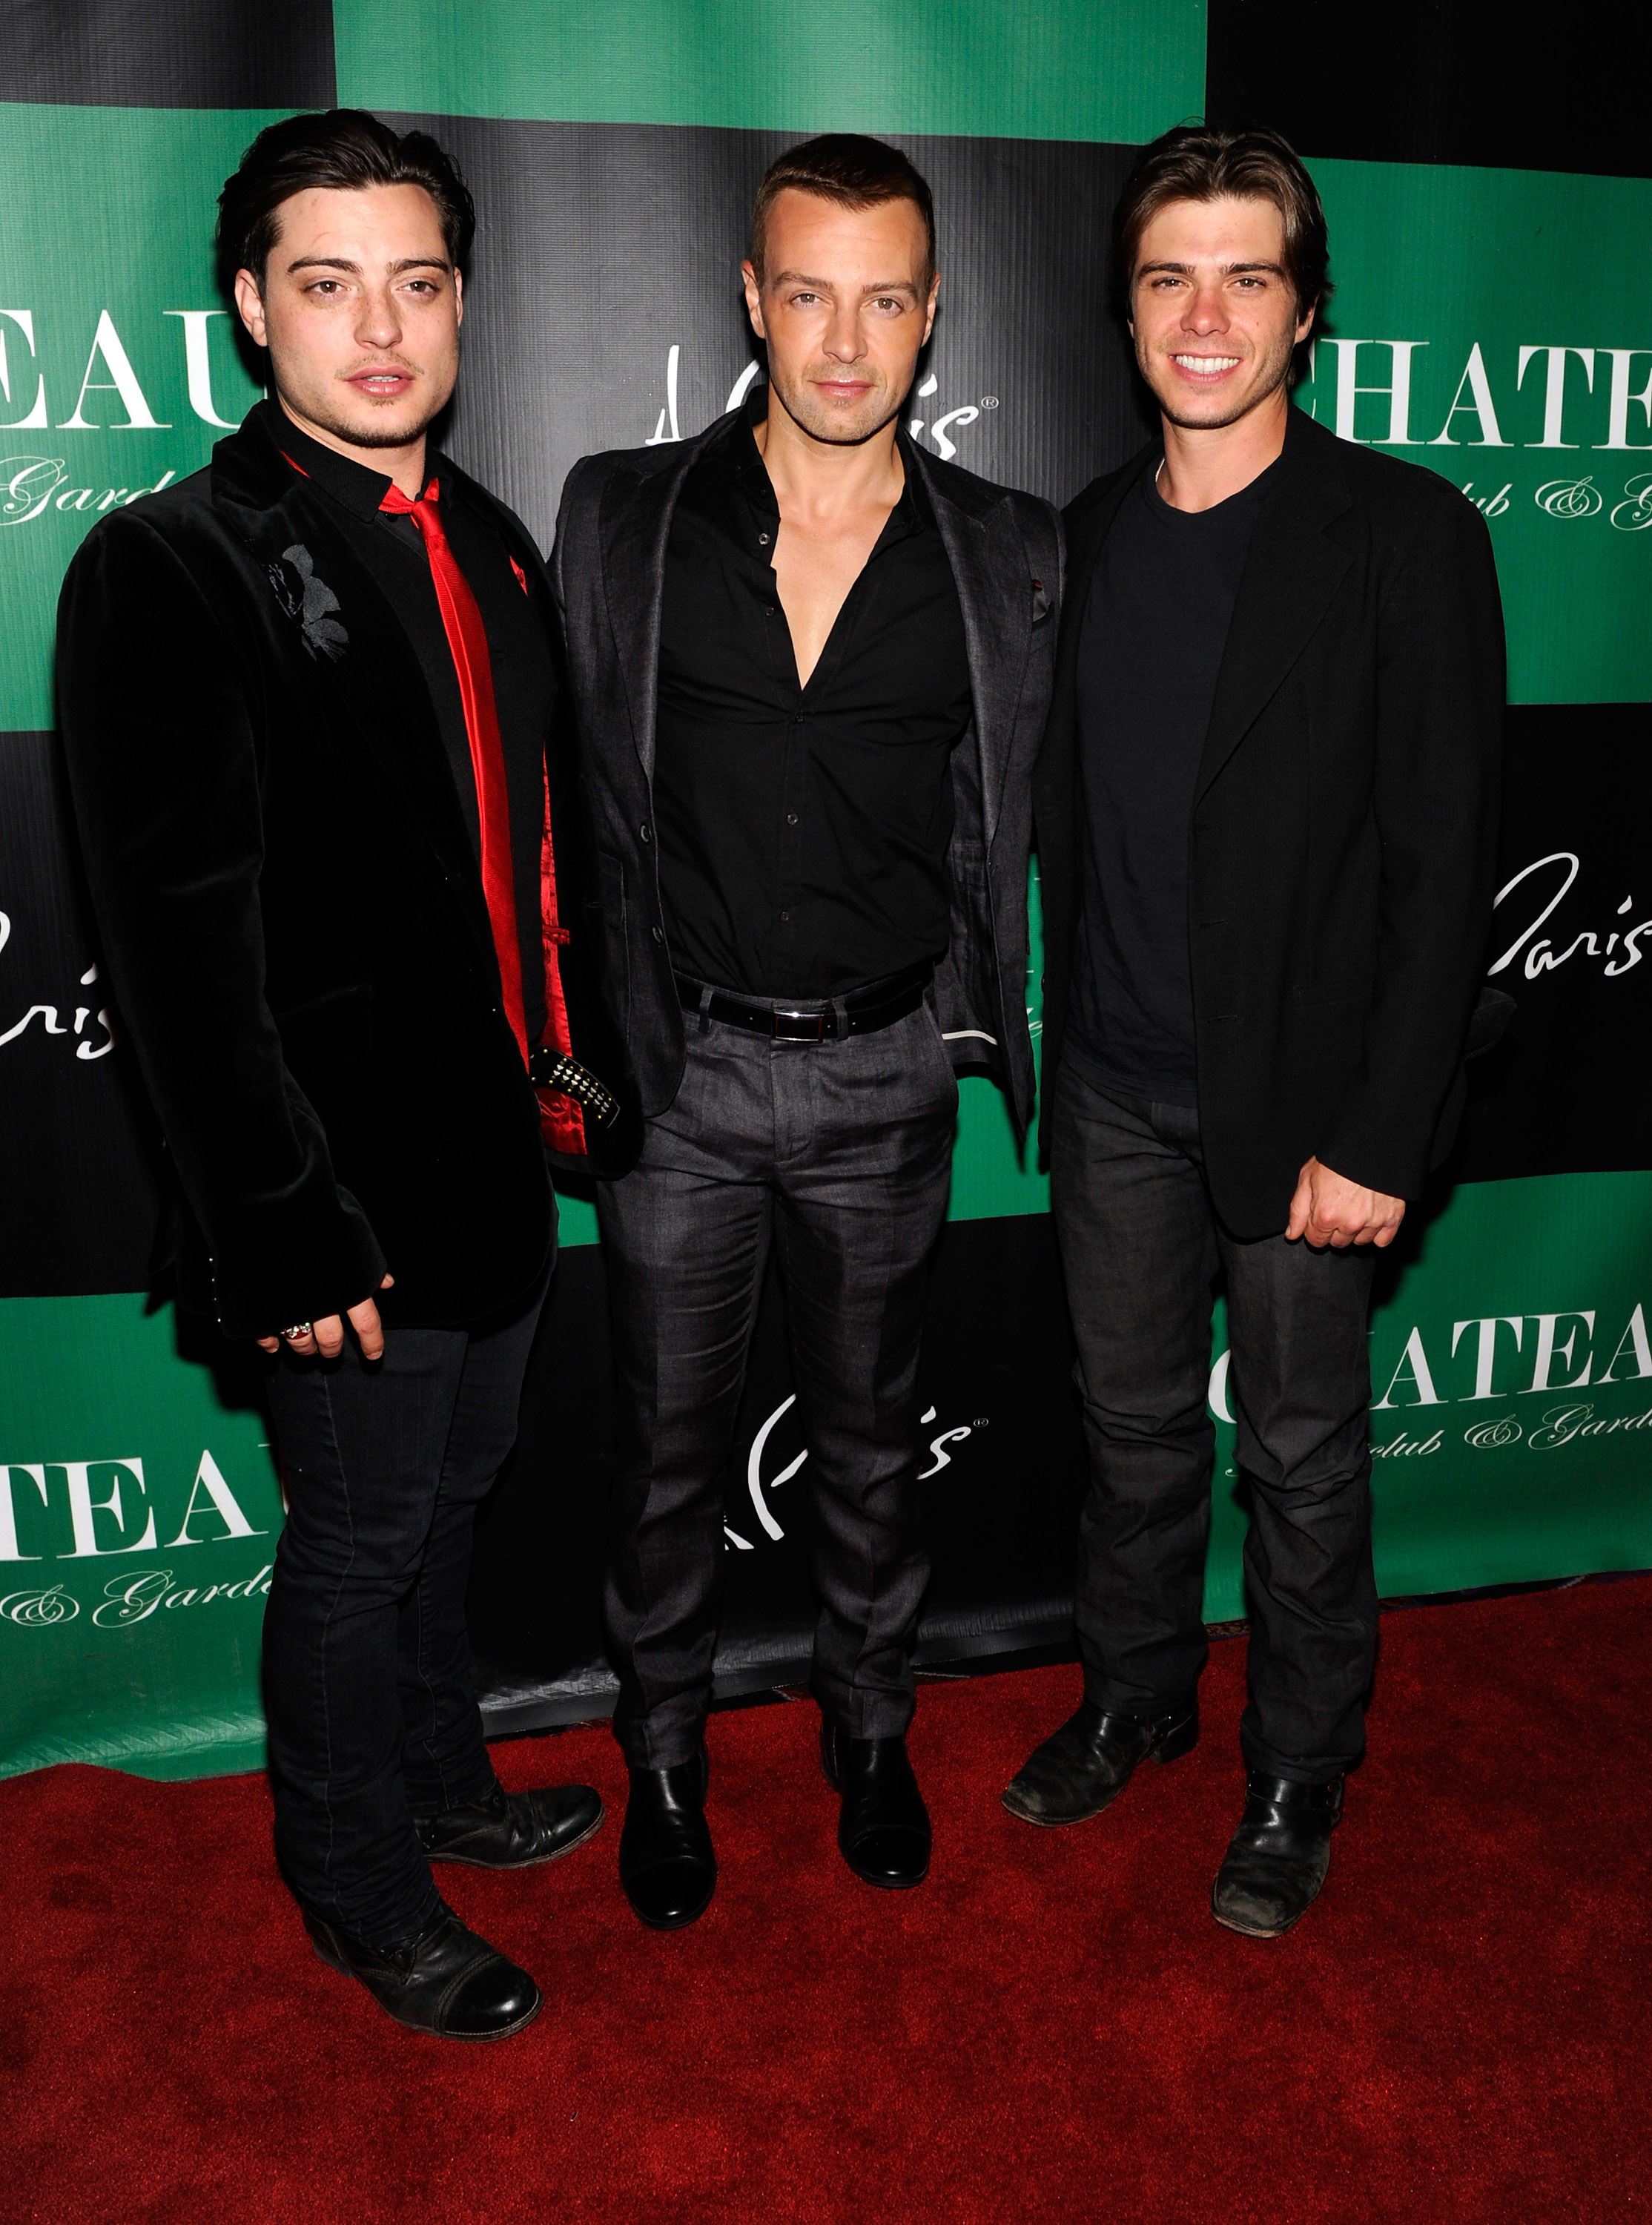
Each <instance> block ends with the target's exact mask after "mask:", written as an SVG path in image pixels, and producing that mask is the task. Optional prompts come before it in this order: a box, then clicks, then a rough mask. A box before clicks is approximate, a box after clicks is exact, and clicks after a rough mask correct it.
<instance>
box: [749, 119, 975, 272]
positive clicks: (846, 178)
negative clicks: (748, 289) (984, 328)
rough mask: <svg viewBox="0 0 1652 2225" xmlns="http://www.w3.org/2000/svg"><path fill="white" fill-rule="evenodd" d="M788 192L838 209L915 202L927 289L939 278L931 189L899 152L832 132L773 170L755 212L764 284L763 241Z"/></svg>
mask: <svg viewBox="0 0 1652 2225" xmlns="http://www.w3.org/2000/svg"><path fill="white" fill-rule="evenodd" d="M788 191H795V192H797V193H818V194H819V195H820V198H821V200H827V201H836V202H837V204H838V206H839V208H848V209H868V208H877V207H879V206H882V204H883V202H885V201H911V202H912V203H913V205H914V206H915V208H916V209H917V212H918V213H919V215H920V216H921V218H922V219H923V229H924V238H925V239H926V241H927V248H926V261H925V269H924V283H925V285H926V286H927V284H928V282H929V281H930V279H932V278H933V277H934V275H935V203H934V195H933V194H932V193H930V190H929V187H928V185H927V183H926V181H925V180H924V179H923V177H922V176H921V174H919V172H918V171H917V170H915V168H913V166H912V164H911V163H910V162H908V160H907V158H906V156H905V155H903V154H902V152H901V150H900V149H899V148H898V147H886V146H885V145H884V143H883V141H882V140H881V139H864V138H863V137H862V136H860V134H859V133H858V131H828V132H826V134H825V135H824V136H822V137H820V138H819V139H806V140H805V141H804V142H803V144H802V145H801V147H790V148H788V149H787V151H786V152H785V154H783V155H781V156H780V157H779V159H778V160H777V161H775V162H771V163H770V164H769V168H767V170H765V171H764V173H763V183H762V184H761V185H760V186H759V187H758V188H757V200H756V206H755V207H754V208H753V209H752V212H751V267H752V269H754V270H755V271H756V274H757V283H758V284H759V285H761V284H762V283H763V245H764V239H763V235H764V233H765V231H766V230H767V228H768V224H769V210H770V209H771V208H772V207H773V206H774V205H775V199H776V197H777V196H778V195H779V194H781V193H786V192H788Z"/></svg>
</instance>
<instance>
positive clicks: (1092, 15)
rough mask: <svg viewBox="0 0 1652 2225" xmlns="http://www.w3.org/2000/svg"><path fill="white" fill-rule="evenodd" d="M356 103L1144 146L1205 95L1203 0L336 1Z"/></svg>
mask: <svg viewBox="0 0 1652 2225" xmlns="http://www.w3.org/2000/svg"><path fill="white" fill-rule="evenodd" d="M332 19H333V43H334V49H335V52H336V54H337V56H338V65H339V99H340V100H341V101H344V102H346V103H349V104H351V105H355V106H358V107H362V108H383V109H393V110H401V111H416V112H419V113H421V114H432V113H434V114H438V115H446V116H496V117H524V118H530V117H547V118H551V119H555V120H560V121H561V122H564V123H576V124H722V125H730V126H734V127H737V128H742V129H744V130H773V131H796V132H797V133H798V134H799V135H800V136H801V135H802V134H804V133H807V132H815V131H873V132H880V131H881V132H888V131H929V132H958V133H963V134H968V135H972V136H980V137H986V138H1006V137H1007V138H1019V139H1106V140H1117V141H1123V142H1126V143H1130V142H1135V141H1137V140H1143V139H1150V138H1152V137H1153V136H1154V135H1155V133H1156V132H1160V131H1163V130H1167V129H1168V126H1169V125H1170V124H1174V123H1175V122H1176V121H1177V120H1178V119H1179V118H1180V117H1183V116H1188V115H1192V114H1193V113H1195V112H1196V111H1198V110H1199V108H1200V107H1201V106H1202V105H1203V102H1204V98H1205V6H1204V0H1022V4H1020V5H1019V6H1016V7H1014V8H1006V7H1003V6H1002V5H1001V4H999V0H952V4H951V5H949V6H947V7H944V8H917V7H914V6H913V5H912V4H911V0H863V4H862V5H861V6H860V7H858V8H857V9H856V10H854V12H853V15H852V16H845V15H844V14H842V13H841V12H840V11H833V10H821V9H819V8H816V7H812V6H807V5H805V4H804V3H803V0H722V4H720V5H719V6H718V7H717V8H715V9H714V10H707V9H706V8H684V7H682V6H680V5H678V4H676V0H600V3H599V0H578V4H570V0H401V4H400V5H398V6H396V7H394V8H387V7H385V6H384V5H383V0H333V10H332Z"/></svg>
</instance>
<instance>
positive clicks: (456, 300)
mask: <svg viewBox="0 0 1652 2225" xmlns="http://www.w3.org/2000/svg"><path fill="white" fill-rule="evenodd" d="M464 321H465V273H464V272H463V271H462V270H461V269H459V265H458V264H457V263H455V264H454V265H453V322H454V323H455V324H456V325H462V324H463V323H464Z"/></svg>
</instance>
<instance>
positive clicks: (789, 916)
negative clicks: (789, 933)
mask: <svg viewBox="0 0 1652 2225" xmlns="http://www.w3.org/2000/svg"><path fill="white" fill-rule="evenodd" d="M781 917H782V919H783V920H788V921H789V919H790V918H791V914H790V912H788V911H783V912H782V914H781Z"/></svg>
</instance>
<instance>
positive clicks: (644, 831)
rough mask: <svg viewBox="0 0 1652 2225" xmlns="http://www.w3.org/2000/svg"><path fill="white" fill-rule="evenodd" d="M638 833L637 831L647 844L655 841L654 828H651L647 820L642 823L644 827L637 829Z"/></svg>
mask: <svg viewBox="0 0 1652 2225" xmlns="http://www.w3.org/2000/svg"><path fill="white" fill-rule="evenodd" d="M636 831H637V833H638V834H640V835H641V836H642V840H644V841H645V842H652V841H653V840H654V829H653V827H650V826H649V822H648V821H647V820H646V819H645V820H644V821H642V825H641V826H640V827H638V828H637V830H636Z"/></svg>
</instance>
